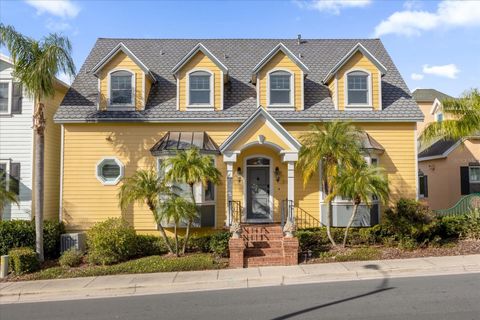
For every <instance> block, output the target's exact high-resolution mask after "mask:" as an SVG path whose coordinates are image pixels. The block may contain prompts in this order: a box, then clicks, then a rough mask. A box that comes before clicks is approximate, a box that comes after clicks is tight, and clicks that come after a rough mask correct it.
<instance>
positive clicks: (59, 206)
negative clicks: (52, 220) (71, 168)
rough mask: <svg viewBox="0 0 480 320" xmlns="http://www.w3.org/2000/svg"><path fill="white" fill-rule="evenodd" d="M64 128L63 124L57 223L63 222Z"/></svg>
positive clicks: (61, 129) (61, 128)
mask: <svg viewBox="0 0 480 320" xmlns="http://www.w3.org/2000/svg"><path fill="white" fill-rule="evenodd" d="M64 141H65V128H64V126H63V124H62V125H61V126H60V190H59V199H60V200H59V202H60V203H59V204H58V221H59V222H62V221H63V163H64V145H65V142H64Z"/></svg>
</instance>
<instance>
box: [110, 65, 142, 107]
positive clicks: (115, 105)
mask: <svg viewBox="0 0 480 320" xmlns="http://www.w3.org/2000/svg"><path fill="white" fill-rule="evenodd" d="M117 71H125V72H128V73H130V74H131V75H132V104H110V86H111V84H110V78H111V76H112V73H114V72H117ZM136 82H137V75H136V73H135V72H133V71H131V70H129V69H125V68H115V69H112V70H110V71H109V72H108V74H107V110H108V108H110V107H111V108H115V109H116V110H115V111H117V110H118V111H132V108H134V109H136V105H135V104H136V102H137V99H136V98H137V88H136V86H135V84H136ZM110 111H112V110H110Z"/></svg>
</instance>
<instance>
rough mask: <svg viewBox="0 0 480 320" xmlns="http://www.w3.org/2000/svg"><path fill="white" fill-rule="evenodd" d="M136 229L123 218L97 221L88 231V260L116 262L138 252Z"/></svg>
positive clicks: (95, 262) (91, 261)
mask: <svg viewBox="0 0 480 320" xmlns="http://www.w3.org/2000/svg"><path fill="white" fill-rule="evenodd" d="M136 239H137V236H136V234H135V230H134V229H133V228H132V227H131V226H129V225H128V223H127V222H126V221H125V220H123V219H121V218H109V219H107V220H105V221H103V222H99V223H96V224H95V225H94V226H93V227H92V228H91V229H90V230H89V231H88V232H87V246H88V261H89V262H90V263H93V264H102V265H108V264H114V263H118V262H121V261H125V260H128V259H129V258H131V257H134V256H135V255H136V254H137V246H136V243H135V241H136Z"/></svg>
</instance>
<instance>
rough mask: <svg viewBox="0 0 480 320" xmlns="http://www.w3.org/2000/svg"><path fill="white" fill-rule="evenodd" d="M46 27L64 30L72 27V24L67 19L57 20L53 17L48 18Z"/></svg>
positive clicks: (56, 30) (54, 30)
mask: <svg viewBox="0 0 480 320" xmlns="http://www.w3.org/2000/svg"><path fill="white" fill-rule="evenodd" d="M45 27H46V28H47V29H48V30H50V31H52V32H64V31H67V30H70V29H72V26H71V25H70V24H69V23H68V22H65V21H55V20H53V19H47V23H46V24H45Z"/></svg>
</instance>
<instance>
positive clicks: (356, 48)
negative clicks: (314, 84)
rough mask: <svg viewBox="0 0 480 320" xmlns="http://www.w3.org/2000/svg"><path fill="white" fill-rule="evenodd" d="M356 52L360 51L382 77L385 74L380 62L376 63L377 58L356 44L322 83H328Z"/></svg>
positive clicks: (359, 44) (385, 71)
mask: <svg viewBox="0 0 480 320" xmlns="http://www.w3.org/2000/svg"><path fill="white" fill-rule="evenodd" d="M357 51H360V52H361V53H362V54H363V55H364V56H366V57H367V58H368V59H369V60H370V61H372V62H373V64H374V65H375V66H376V67H377V68H378V69H379V70H380V72H381V73H382V75H384V74H385V73H387V68H386V67H385V66H384V65H383V64H382V63H381V62H380V61H378V59H377V58H375V56H374V55H373V54H371V53H370V51H368V50H367V49H366V48H365V47H364V46H363V45H362V44H361V43H360V42H359V43H357V44H356V45H355V46H354V47H353V48H352V49H351V50H350V51H349V52H348V53H347V54H346V55H345V56H343V58H342V59H340V61H339V62H338V63H337V64H336V65H335V66H334V67H333V68H332V69H331V70H330V71H329V72H328V73H327V76H326V77H325V78H324V79H323V83H327V82H328V81H330V79H331V78H332V77H333V76H334V75H335V74H336V73H337V71H338V70H339V69H340V68H341V67H342V66H343V65H344V64H345V63H347V61H348V60H350V58H351V57H352V56H353V55H354V54H355V53H357Z"/></svg>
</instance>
